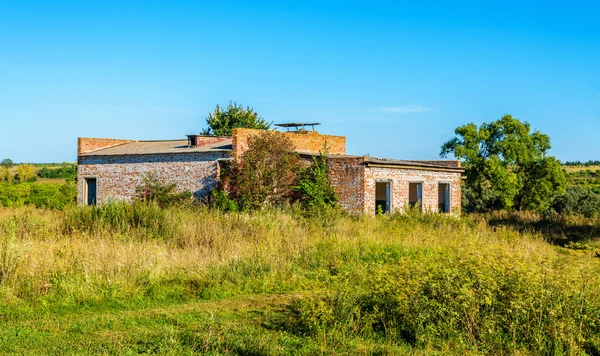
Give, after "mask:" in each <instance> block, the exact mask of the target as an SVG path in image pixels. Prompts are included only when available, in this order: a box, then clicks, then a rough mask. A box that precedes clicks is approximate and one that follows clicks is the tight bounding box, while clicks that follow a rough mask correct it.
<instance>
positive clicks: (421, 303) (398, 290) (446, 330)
mask: <svg viewBox="0 0 600 356" xmlns="http://www.w3.org/2000/svg"><path fill="white" fill-rule="evenodd" d="M572 272H573V271H571V270H569V269H568V268H567V269H566V271H561V270H552V271H549V270H547V269H544V268H543V267H540V266H538V267H534V266H533V265H532V264H521V265H514V264H512V263H510V262H509V261H508V260H507V256H500V255H495V256H494V255H487V256H484V255H482V254H467V255H460V254H456V252H441V253H439V254H436V255H434V256H429V257H424V256H423V257H420V258H419V260H418V261H415V260H413V259H411V258H402V259H401V260H400V261H398V263H397V264H395V265H383V266H375V267H374V268H372V270H371V271H370V272H368V274H367V275H368V277H367V276H366V275H364V274H363V275H360V276H355V277H353V276H352V275H351V274H349V275H346V276H345V277H344V278H342V279H341V281H340V282H339V283H338V287H337V288H336V289H335V290H334V291H332V292H330V293H327V294H324V295H322V296H321V297H320V298H309V299H307V300H304V301H301V302H299V303H298V305H297V306H296V308H297V309H298V310H299V311H300V312H299V316H298V318H299V320H300V322H299V324H300V325H301V329H303V330H307V331H308V332H312V333H316V332H319V331H320V330H323V329H326V330H327V329H341V330H345V331H346V332H347V333H349V334H353V335H358V336H363V337H364V336H369V335H371V336H372V335H378V336H379V337H381V338H384V339H387V340H393V341H396V342H400V343H402V342H406V343H409V344H411V345H413V346H416V347H423V346H426V345H431V344H432V343H433V344H434V345H435V344H443V343H445V342H447V340H452V341H453V342H454V343H456V344H458V345H465V346H466V347H467V348H470V349H473V350H477V351H479V352H481V353H486V354H514V353H519V352H522V351H528V352H530V353H533V354H569V353H577V351H578V350H581V349H586V348H587V349H590V348H594V347H597V344H596V346H594V344H593V342H594V341H593V340H596V342H597V341H598V338H597V334H596V328H597V325H598V324H599V323H600V299H598V298H597V293H596V292H595V291H593V288H595V287H592V286H587V287H582V288H584V289H583V290H577V289H574V288H572V286H573V285H578V283H579V278H580V276H578V275H577V273H572ZM592 294H593V295H594V296H595V297H591V295H592ZM590 342H592V344H590Z"/></svg>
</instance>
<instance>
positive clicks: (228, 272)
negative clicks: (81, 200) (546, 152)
mask: <svg viewBox="0 0 600 356" xmlns="http://www.w3.org/2000/svg"><path fill="white" fill-rule="evenodd" d="M495 219H496V220H494V221H496V222H498V221H500V220H502V219H504V220H502V221H504V222H506V223H508V222H509V221H510V220H511V219H513V220H514V219H515V216H506V215H502V216H496V217H495ZM528 219H529V220H534V219H535V217H534V216H529V217H527V219H525V221H519V223H521V225H518V224H517V222H516V221H513V222H514V224H513V226H514V228H512V227H507V226H506V225H501V224H495V225H494V226H490V222H488V219H484V218H483V217H474V216H473V217H464V218H462V219H457V218H454V217H448V216H444V215H438V214H433V215H421V214H417V213H414V212H411V213H409V214H407V215H393V216H382V217H373V218H371V217H345V216H337V215H333V216H327V217H312V218H311V219H306V218H303V217H301V216H300V215H299V214H298V213H297V212H295V211H293V210H292V211H286V212H281V211H265V212H259V213H251V214H248V213H235V214H224V213H220V212H218V211H210V210H207V209H206V208H200V207H198V208H185V209H184V208H170V209H166V210H160V209H158V208H157V207H155V206H151V205H150V206H147V205H143V204H134V205H123V204H118V205H109V206H105V207H102V208H68V209H66V210H65V211H50V210H42V209H34V208H19V209H0V301H1V303H0V304H1V305H0V353H5V354H118V355H122V354H151V353H156V354H194V353H199V354H213V355H223V354H231V355H233V354H241V355H282V354H283V355H285V354H287V355H315V354H336V355H337V354H349V355H355V354H365V355H371V354H390V355H392V354H583V353H591V354H594V353H597V352H599V350H600V336H599V334H598V328H599V327H600V289H599V288H598V285H600V261H599V259H598V257H597V256H600V253H599V252H598V247H599V246H598V245H597V243H596V242H595V241H596V239H597V237H598V236H597V235H596V230H593V229H591V228H592V227H595V226H597V224H598V221H596V220H589V221H577V220H572V221H569V222H559V221H555V222H552V223H554V224H558V223H562V224H565V225H568V226H567V227H568V228H576V227H582V226H584V224H587V225H585V226H587V229H588V230H589V231H591V232H590V233H589V234H588V235H585V236H586V237H585V239H582V238H580V239H578V241H577V243H572V244H571V245H569V246H570V247H571V248H563V247H558V246H557V245H553V244H550V243H548V242H546V239H545V237H544V236H543V235H541V234H539V233H537V232H535V231H534V230H535V225H534V224H533V221H529V220H528ZM489 221H492V220H489ZM530 223H531V224H530ZM567 227H565V229H564V230H563V231H564V234H568V233H569V231H570V230H569V229H567ZM590 229H591V230H590ZM567 245H568V244H567Z"/></svg>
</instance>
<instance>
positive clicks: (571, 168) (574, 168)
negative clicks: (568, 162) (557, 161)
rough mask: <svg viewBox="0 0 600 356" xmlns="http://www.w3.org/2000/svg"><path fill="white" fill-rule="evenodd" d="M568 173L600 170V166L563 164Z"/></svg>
mask: <svg viewBox="0 0 600 356" xmlns="http://www.w3.org/2000/svg"><path fill="white" fill-rule="evenodd" d="M563 168H564V169H565V171H567V173H572V172H580V171H587V170H591V171H592V172H595V171H598V170H600V166H587V167H586V166H563Z"/></svg>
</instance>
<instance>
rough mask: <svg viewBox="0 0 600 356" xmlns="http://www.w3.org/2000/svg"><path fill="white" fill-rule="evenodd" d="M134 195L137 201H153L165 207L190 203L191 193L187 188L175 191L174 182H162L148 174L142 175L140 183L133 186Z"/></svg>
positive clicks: (175, 185)
mask: <svg viewBox="0 0 600 356" xmlns="http://www.w3.org/2000/svg"><path fill="white" fill-rule="evenodd" d="M135 197H136V199H137V200H139V201H142V202H153V203H156V204H157V205H158V206H160V207H162V208H165V207H168V206H173V205H182V204H188V203H190V202H191V200H192V193H191V192H190V191H189V190H184V191H182V192H177V184H176V183H168V182H164V181H162V180H161V179H160V178H158V177H157V176H155V175H152V174H150V175H145V176H144V177H143V183H142V185H140V186H137V187H135Z"/></svg>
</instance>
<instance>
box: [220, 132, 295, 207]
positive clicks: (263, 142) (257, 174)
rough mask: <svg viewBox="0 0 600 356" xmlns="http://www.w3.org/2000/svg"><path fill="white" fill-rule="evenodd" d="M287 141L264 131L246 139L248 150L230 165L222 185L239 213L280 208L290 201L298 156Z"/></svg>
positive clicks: (280, 136)
mask: <svg viewBox="0 0 600 356" xmlns="http://www.w3.org/2000/svg"><path fill="white" fill-rule="evenodd" d="M293 147H294V145H293V143H292V142H291V140H290V139H289V138H287V137H285V136H283V135H280V134H278V133H276V132H270V131H264V132H261V133H260V134H258V135H257V136H254V137H251V138H250V139H249V140H248V149H247V150H246V151H245V152H244V153H243V154H242V157H241V159H236V160H235V161H234V162H233V163H232V165H231V173H230V176H229V177H228V179H227V182H226V185H227V186H228V188H229V191H230V193H231V196H232V198H233V199H235V200H236V201H237V203H238V206H239V207H240V208H241V209H242V210H251V209H264V208H267V207H269V206H273V205H275V206H281V205H283V204H285V203H288V202H289V201H290V200H291V199H292V198H293V195H294V194H293V193H294V191H293V187H294V186H295V185H296V182H297V181H298V175H297V174H298V171H299V170H300V157H299V156H298V154H297V153H296V152H294V150H293Z"/></svg>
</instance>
